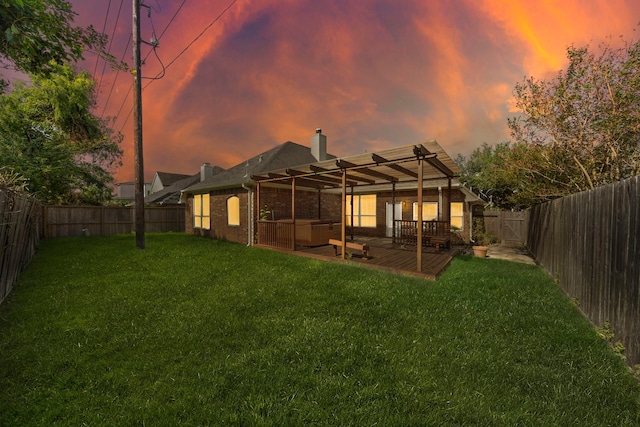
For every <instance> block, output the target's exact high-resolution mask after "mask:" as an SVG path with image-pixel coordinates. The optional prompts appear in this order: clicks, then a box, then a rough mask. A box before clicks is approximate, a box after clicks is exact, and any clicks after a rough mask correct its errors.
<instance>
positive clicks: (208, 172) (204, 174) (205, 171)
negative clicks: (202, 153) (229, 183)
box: [200, 163, 213, 182]
mask: <svg viewBox="0 0 640 427" xmlns="http://www.w3.org/2000/svg"><path fill="white" fill-rule="evenodd" d="M212 176H213V166H211V164H210V163H204V164H203V165H202V166H200V182H202V181H204V180H206V179H209V178H211V177H212Z"/></svg>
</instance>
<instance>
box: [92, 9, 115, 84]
mask: <svg viewBox="0 0 640 427" xmlns="http://www.w3.org/2000/svg"><path fill="white" fill-rule="evenodd" d="M110 9H111V0H109V4H108V5H107V13H105V14H104V24H102V34H104V30H105V29H106V28H107V19H108V18H109V10H110ZM99 60H100V55H98V57H97V58H96V66H95V67H94V68H93V75H94V76H95V75H96V71H98V61H99Z"/></svg>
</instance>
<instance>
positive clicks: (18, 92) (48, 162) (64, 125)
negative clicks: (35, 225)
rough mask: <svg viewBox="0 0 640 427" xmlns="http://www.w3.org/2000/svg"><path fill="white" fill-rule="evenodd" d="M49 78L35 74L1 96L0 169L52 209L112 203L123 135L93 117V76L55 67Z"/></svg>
mask: <svg viewBox="0 0 640 427" xmlns="http://www.w3.org/2000/svg"><path fill="white" fill-rule="evenodd" d="M49 67H50V69H51V71H50V74H49V75H48V76H43V75H36V74H32V75H31V76H30V77H31V82H32V85H31V86H27V85H25V84H23V83H18V84H17V85H16V87H15V89H14V90H13V91H12V92H11V93H10V94H4V95H0V165H5V166H6V167H8V168H9V169H10V172H12V173H17V174H19V175H21V176H23V177H24V178H25V179H26V183H27V187H28V189H29V191H30V192H32V193H35V194H37V195H38V197H39V198H40V199H42V200H43V201H45V202H48V203H99V202H100V201H102V200H105V199H108V198H109V197H110V194H111V189H110V188H109V187H108V186H107V184H109V183H111V182H112V181H113V178H112V175H111V174H112V171H113V168H114V167H117V166H119V165H120V160H121V157H122V150H121V149H120V146H119V143H120V142H121V140H122V135H120V134H119V133H115V132H113V131H112V130H111V129H110V128H109V127H108V123H107V122H106V121H105V120H102V119H99V118H97V117H95V116H94V115H93V114H91V113H90V111H91V108H92V107H93V106H94V104H95V93H94V85H95V82H94V80H92V79H91V78H90V76H89V74H88V73H86V72H83V73H80V74H76V73H75V72H74V71H73V70H72V69H71V68H70V67H68V66H61V65H56V64H55V63H50V64H49Z"/></svg>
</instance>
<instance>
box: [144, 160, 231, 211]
mask: <svg viewBox="0 0 640 427" xmlns="http://www.w3.org/2000/svg"><path fill="white" fill-rule="evenodd" d="M221 172H224V169H222V168H221V167H220V166H213V167H212V173H213V175H214V176H215V175H216V174H219V173H221ZM161 173H163V172H158V174H161ZM167 175H172V176H173V177H176V176H178V175H179V174H167ZM197 182H200V172H198V173H197V174H195V175H184V178H182V179H179V180H177V181H174V182H173V183H172V184H171V185H168V186H167V185H165V187H164V188H163V189H162V190H160V191H156V192H155V193H151V194H149V195H148V196H147V197H145V198H144V202H145V203H157V204H161V205H166V204H177V203H178V202H179V201H180V194H181V193H182V190H184V189H185V188H187V187H189V186H191V185H193V184H195V183H197Z"/></svg>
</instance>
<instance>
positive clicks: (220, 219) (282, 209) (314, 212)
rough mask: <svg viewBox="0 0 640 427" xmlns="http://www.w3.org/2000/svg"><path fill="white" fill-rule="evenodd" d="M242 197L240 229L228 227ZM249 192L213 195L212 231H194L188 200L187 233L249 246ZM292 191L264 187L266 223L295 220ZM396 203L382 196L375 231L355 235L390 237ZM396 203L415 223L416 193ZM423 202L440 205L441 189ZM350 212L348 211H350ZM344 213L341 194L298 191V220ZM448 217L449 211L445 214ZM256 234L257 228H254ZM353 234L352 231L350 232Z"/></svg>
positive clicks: (462, 235) (456, 198)
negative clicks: (389, 211) (389, 217)
mask: <svg viewBox="0 0 640 427" xmlns="http://www.w3.org/2000/svg"><path fill="white" fill-rule="evenodd" d="M252 194H253V206H254V212H253V218H254V220H257V219H259V215H260V208H259V207H258V205H257V192H256V191H255V190H254V191H253V193H252ZM234 195H235V196H238V198H239V201H240V225H239V226H229V225H228V224H227V199H228V198H229V197H231V196H234ZM247 196H248V194H247V191H246V190H244V189H229V190H220V191H213V192H211V193H210V202H211V229H210V230H203V229H194V228H193V196H190V197H189V199H188V200H187V206H186V210H185V212H186V213H185V215H186V218H185V231H186V232H187V233H190V234H195V235H198V236H203V237H212V238H215V239H220V240H229V241H232V242H237V243H243V244H246V243H247V239H248V229H247V225H248V215H247ZM442 196H443V204H447V205H448V203H447V190H446V189H443V191H442ZM291 199H292V196H291V189H290V188H271V187H265V186H262V187H261V188H260V205H261V206H262V207H266V208H267V209H268V210H269V211H270V212H271V213H270V214H269V216H268V218H265V219H269V220H271V219H275V220H281V219H291V203H292V200H291ZM392 200H393V198H392V195H391V192H382V193H379V194H378V197H377V198H376V217H377V221H376V222H377V224H376V227H375V228H368V227H357V228H355V229H354V234H357V235H364V236H384V235H385V233H386V219H385V217H386V203H387V202H389V203H391V202H392ZM395 200H396V202H397V203H402V202H404V203H403V206H402V218H397V219H404V220H412V219H413V203H414V202H417V201H418V196H417V194H416V193H415V191H413V190H408V191H397V192H396V197H395ZM423 200H424V201H425V202H438V201H439V192H438V190H437V189H427V190H425V191H424V194H423ZM451 201H452V202H464V194H463V193H462V192H460V191H459V190H457V189H452V190H451ZM347 209H348V208H347ZM463 210H464V212H463V213H464V220H463V221H464V230H462V231H459V232H456V233H455V234H456V235H457V238H456V240H457V241H459V242H463V241H468V240H469V231H468V228H469V227H468V224H469V209H468V206H467V205H466V203H465V204H463ZM340 213H341V194H340V193H318V192H317V191H315V190H314V191H308V190H302V189H297V190H296V218H298V219H335V220H339V218H340ZM443 214H446V211H445V212H443ZM253 230H254V233H255V230H256V228H255V224H254V228H253ZM348 232H349V231H348Z"/></svg>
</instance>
